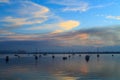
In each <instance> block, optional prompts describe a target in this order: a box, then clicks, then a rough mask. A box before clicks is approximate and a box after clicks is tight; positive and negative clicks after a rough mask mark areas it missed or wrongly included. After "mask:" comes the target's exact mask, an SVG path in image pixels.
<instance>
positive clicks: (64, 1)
mask: <svg viewBox="0 0 120 80" xmlns="http://www.w3.org/2000/svg"><path fill="white" fill-rule="evenodd" d="M51 3H54V4H58V5H63V7H64V8H63V9H62V10H63V11H75V12H76V11H79V12H86V11H88V10H90V9H98V8H103V7H107V6H110V5H112V4H114V3H113V2H110V3H106V4H102V5H101V4H99V5H91V4H90V3H88V2H85V1H82V0H81V1H79V0H61V1H59V0H51Z"/></svg>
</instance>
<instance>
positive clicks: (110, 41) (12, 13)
mask: <svg viewBox="0 0 120 80" xmlns="http://www.w3.org/2000/svg"><path fill="white" fill-rule="evenodd" d="M119 9H120V0H0V50H26V51H36V50H39V51H96V49H97V48H99V49H100V51H120V50H119V49H120V10H119Z"/></svg>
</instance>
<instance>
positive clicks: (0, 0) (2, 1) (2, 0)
mask: <svg viewBox="0 0 120 80" xmlns="http://www.w3.org/2000/svg"><path fill="white" fill-rule="evenodd" d="M9 2H10V1H9V0H0V3H9Z"/></svg>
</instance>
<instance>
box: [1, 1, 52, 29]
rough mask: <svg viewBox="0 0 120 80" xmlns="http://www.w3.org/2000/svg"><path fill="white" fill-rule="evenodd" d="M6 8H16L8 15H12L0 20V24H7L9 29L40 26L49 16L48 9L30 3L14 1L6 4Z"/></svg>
mask: <svg viewBox="0 0 120 80" xmlns="http://www.w3.org/2000/svg"><path fill="white" fill-rule="evenodd" d="M6 6H10V7H13V6H16V8H12V9H11V10H10V13H12V14H10V15H6V16H4V17H3V18H2V19H1V20H0V22H3V23H5V24H6V23H8V25H6V26H9V27H18V26H24V25H33V24H41V23H43V22H45V21H47V20H48V17H49V16H50V14H49V12H50V10H49V8H47V7H45V6H42V5H38V4H36V3H33V2H30V1H18V2H17V1H15V2H11V3H10V4H6ZM6 11H7V10H6ZM6 11H5V12H6Z"/></svg>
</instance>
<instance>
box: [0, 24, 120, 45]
mask: <svg viewBox="0 0 120 80" xmlns="http://www.w3.org/2000/svg"><path fill="white" fill-rule="evenodd" d="M119 31H120V27H119V26H110V27H101V28H97V27H96V28H90V29H81V30H77V31H69V32H61V31H59V30H58V31H56V32H54V33H48V34H21V35H20V34H16V35H9V36H4V39H5V37H6V38H7V39H10V40H33V41H41V40H43V41H44V40H45V41H49V40H50V41H51V40H53V41H54V42H55V43H56V46H114V45H119V44H120V35H119V34H120V32H119ZM2 38H3V37H1V40H3V39H2ZM51 44H52V43H51Z"/></svg>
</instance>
